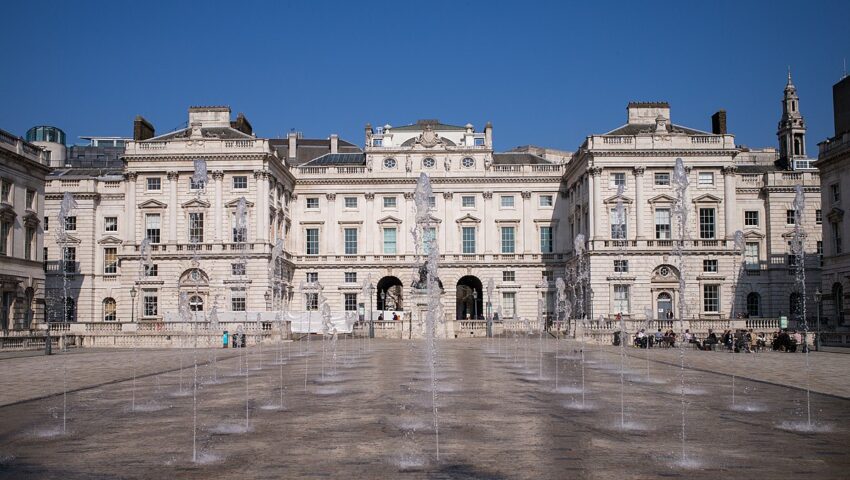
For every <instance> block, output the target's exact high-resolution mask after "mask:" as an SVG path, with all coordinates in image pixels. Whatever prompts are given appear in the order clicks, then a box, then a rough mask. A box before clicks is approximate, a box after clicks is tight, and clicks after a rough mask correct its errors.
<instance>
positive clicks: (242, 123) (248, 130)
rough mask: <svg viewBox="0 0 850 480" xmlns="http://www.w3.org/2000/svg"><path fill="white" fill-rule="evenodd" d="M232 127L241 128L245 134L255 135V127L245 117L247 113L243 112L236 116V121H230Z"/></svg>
mask: <svg viewBox="0 0 850 480" xmlns="http://www.w3.org/2000/svg"><path fill="white" fill-rule="evenodd" d="M230 127H231V128H233V129H235V130H239V131H240V132H242V133H244V134H245V135H253V133H254V128H253V127H251V122H249V121H248V119H247V118H245V114H244V113H241V112H240V113H239V115H237V116H236V121H235V122H230Z"/></svg>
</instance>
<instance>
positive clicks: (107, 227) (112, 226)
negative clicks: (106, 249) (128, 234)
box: [103, 217, 118, 232]
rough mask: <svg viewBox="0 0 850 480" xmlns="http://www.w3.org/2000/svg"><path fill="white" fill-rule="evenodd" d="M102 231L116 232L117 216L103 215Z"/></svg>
mask: <svg viewBox="0 0 850 480" xmlns="http://www.w3.org/2000/svg"><path fill="white" fill-rule="evenodd" d="M103 231H104V232H117V231H118V217H103Z"/></svg>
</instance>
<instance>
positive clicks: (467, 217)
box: [455, 213, 481, 223]
mask: <svg viewBox="0 0 850 480" xmlns="http://www.w3.org/2000/svg"><path fill="white" fill-rule="evenodd" d="M455 221H456V222H457V223H481V219H480V218H478V217H473V216H472V215H471V214H469V213H467V214H466V215H464V216H462V217H460V218H458V219H457V220H455Z"/></svg>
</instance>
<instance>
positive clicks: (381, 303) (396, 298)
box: [375, 276, 404, 311]
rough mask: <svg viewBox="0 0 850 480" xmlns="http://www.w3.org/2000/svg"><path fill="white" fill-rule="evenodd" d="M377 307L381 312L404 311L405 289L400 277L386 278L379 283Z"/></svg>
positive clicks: (376, 292)
mask: <svg viewBox="0 0 850 480" xmlns="http://www.w3.org/2000/svg"><path fill="white" fill-rule="evenodd" d="M375 294H376V295H377V296H378V298H377V299H376V302H375V305H377V307H378V310H380V311H386V310H390V311H399V310H404V301H403V300H404V288H403V286H402V283H401V280H399V279H398V277H393V276H386V277H384V278H382V279H381V280H380V281H379V282H378V288H377V290H376V291H375Z"/></svg>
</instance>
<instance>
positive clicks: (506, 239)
mask: <svg viewBox="0 0 850 480" xmlns="http://www.w3.org/2000/svg"><path fill="white" fill-rule="evenodd" d="M515 250H516V249H515V245H514V227H502V253H514V251H515Z"/></svg>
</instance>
